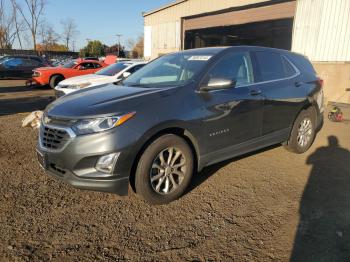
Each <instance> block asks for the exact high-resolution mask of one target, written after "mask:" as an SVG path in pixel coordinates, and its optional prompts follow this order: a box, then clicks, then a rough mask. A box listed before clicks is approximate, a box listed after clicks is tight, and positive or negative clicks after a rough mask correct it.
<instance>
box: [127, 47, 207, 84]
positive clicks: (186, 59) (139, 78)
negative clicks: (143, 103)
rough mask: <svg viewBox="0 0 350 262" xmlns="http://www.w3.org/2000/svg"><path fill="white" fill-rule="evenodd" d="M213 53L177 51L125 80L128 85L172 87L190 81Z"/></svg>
mask: <svg viewBox="0 0 350 262" xmlns="http://www.w3.org/2000/svg"><path fill="white" fill-rule="evenodd" d="M210 58H211V55H193V54H190V53H176V54H171V55H166V56H163V57H161V58H159V59H157V60H155V61H153V62H152V63H150V64H148V65H146V66H144V67H143V68H141V69H140V70H139V71H137V72H136V73H134V74H133V75H131V76H130V77H128V78H127V80H125V81H124V82H123V84H124V85H127V86H144V87H147V86H149V87H171V86H178V85H183V84H185V83H187V82H189V81H190V80H191V79H193V77H194V76H195V75H196V74H197V73H198V72H199V71H201V70H202V68H203V67H204V66H205V65H206V63H207V61H208V60H209V59H210Z"/></svg>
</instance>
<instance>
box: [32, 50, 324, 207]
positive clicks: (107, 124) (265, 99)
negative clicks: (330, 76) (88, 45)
mask: <svg viewBox="0 0 350 262" xmlns="http://www.w3.org/2000/svg"><path fill="white" fill-rule="evenodd" d="M322 84H323V82H322V80H321V79H319V78H318V77H317V75H316V73H315V70H314V69H313V67H312V65H311V63H310V62H309V61H308V59H307V58H305V57H304V56H302V55H299V54H295V53H292V52H289V51H285V50H279V49H272V48H264V47H248V46H237V47H216V48H201V49H193V50H187V51H182V52H177V53H173V54H169V55H165V56H162V57H160V58H158V59H156V60H154V61H152V62H151V63H149V64H148V65H146V66H145V67H143V68H142V69H140V70H139V71H137V72H136V73H135V74H133V75H131V76H130V77H129V78H127V79H126V80H124V81H123V82H122V83H121V84H119V85H114V84H107V85H104V86H99V87H92V88H87V89H85V90H81V91H78V92H75V93H73V94H70V95H67V96H64V97H62V98H60V99H58V100H56V101H54V102H53V103H51V104H50V105H49V106H48V107H47V108H46V110H45V112H44V115H43V118H42V125H41V129H40V134H39V143H38V146H37V156H38V160H39V162H40V164H41V166H42V167H43V168H44V169H45V170H46V172H47V173H48V174H50V175H51V176H53V177H56V178H58V179H60V180H63V181H64V182H66V183H68V184H70V185H72V186H73V187H76V188H81V189H89V190H96V191H104V192H113V193H116V194H119V195H126V194H127V193H128V188H129V185H130V186H131V187H132V188H133V190H135V192H136V193H137V194H138V195H139V196H140V197H141V198H143V199H144V200H146V201H147V202H149V203H151V204H164V203H168V202H170V201H173V200H175V199H177V198H179V197H180V196H181V195H182V194H183V193H184V191H185V190H186V188H187V186H188V185H189V183H190V181H191V177H192V175H193V174H196V173H197V172H199V171H200V170H202V169H203V168H204V167H206V166H208V165H211V164H214V163H217V162H220V161H223V160H226V159H230V158H233V157H235V156H238V155H242V154H245V153H248V152H251V151H254V150H258V149H261V148H264V147H268V146H271V145H275V144H279V143H281V144H283V145H284V146H285V147H286V148H287V149H288V150H289V151H291V152H294V153H304V152H305V151H307V150H308V149H309V148H310V146H311V144H312V143H313V141H314V139H315V135H316V133H317V131H318V130H319V129H320V128H321V126H322V123H323V110H324V107H323V91H322Z"/></svg>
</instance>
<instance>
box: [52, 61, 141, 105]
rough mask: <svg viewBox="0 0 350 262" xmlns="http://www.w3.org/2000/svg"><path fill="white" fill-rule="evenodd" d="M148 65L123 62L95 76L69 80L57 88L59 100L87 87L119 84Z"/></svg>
mask: <svg viewBox="0 0 350 262" xmlns="http://www.w3.org/2000/svg"><path fill="white" fill-rule="evenodd" d="M146 64H147V62H146V61H121V62H118V63H115V64H112V65H109V66H107V67H105V68H103V69H101V70H99V71H97V72H96V73H94V74H89V75H83V76H76V77H72V78H68V79H66V80H63V81H62V82H60V83H59V84H58V85H57V86H56V87H55V92H56V97H57V98H58V97H61V96H64V95H67V94H70V93H72V92H75V91H78V90H80V89H82V88H86V87H93V86H98V85H103V84H109V83H117V82H119V81H121V80H123V79H125V78H127V77H128V76H130V75H131V74H133V73H134V72H136V71H137V70H139V69H140V68H142V67H143V66H144V65H146Z"/></svg>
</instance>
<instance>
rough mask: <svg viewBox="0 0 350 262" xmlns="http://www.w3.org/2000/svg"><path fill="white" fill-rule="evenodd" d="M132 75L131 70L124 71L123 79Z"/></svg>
mask: <svg viewBox="0 0 350 262" xmlns="http://www.w3.org/2000/svg"><path fill="white" fill-rule="evenodd" d="M130 75H131V73H130V72H124V73H123V79H125V78H128V77H129V76H130Z"/></svg>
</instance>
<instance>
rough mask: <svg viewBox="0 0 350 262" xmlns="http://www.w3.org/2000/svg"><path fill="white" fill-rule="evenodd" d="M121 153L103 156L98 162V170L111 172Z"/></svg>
mask: <svg viewBox="0 0 350 262" xmlns="http://www.w3.org/2000/svg"><path fill="white" fill-rule="evenodd" d="M119 154H120V153H112V154H108V155H104V156H101V157H100V158H99V159H98V161H97V163H96V166H95V167H96V170H98V171H100V172H103V173H107V174H111V173H112V172H113V168H114V165H115V163H116V162H117V159H118V156H119Z"/></svg>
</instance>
